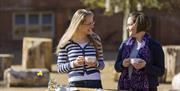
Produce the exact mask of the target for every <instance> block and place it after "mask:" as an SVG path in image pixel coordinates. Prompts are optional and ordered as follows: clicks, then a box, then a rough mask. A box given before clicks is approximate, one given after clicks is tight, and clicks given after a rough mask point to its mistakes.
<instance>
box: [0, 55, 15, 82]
mask: <svg viewBox="0 0 180 91" xmlns="http://www.w3.org/2000/svg"><path fill="white" fill-rule="evenodd" d="M12 60H13V55H10V54H0V80H3V74H4V70H5V69H7V68H10V67H11V64H12Z"/></svg>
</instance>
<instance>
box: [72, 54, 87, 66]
mask: <svg viewBox="0 0 180 91" xmlns="http://www.w3.org/2000/svg"><path fill="white" fill-rule="evenodd" d="M84 62H85V58H84V56H78V57H77V58H76V60H75V61H74V62H73V64H74V67H78V66H82V65H83V64H84Z"/></svg>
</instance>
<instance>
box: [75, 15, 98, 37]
mask: <svg viewBox="0 0 180 91" xmlns="http://www.w3.org/2000/svg"><path fill="white" fill-rule="evenodd" d="M93 18H94V16H93V15H88V16H86V17H85V20H84V22H83V23H82V24H80V26H79V30H78V32H81V33H83V34H85V35H89V34H91V33H93V31H92V29H93V28H94V24H95V22H94V19H93Z"/></svg>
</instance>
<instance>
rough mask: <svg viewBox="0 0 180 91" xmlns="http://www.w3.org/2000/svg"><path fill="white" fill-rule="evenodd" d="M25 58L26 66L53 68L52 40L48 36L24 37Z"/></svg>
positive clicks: (23, 59) (24, 65) (24, 64)
mask: <svg viewBox="0 0 180 91" xmlns="http://www.w3.org/2000/svg"><path fill="white" fill-rule="evenodd" d="M22 53H23V56H22V57H23V58H22V61H23V62H22V65H23V67H24V68H26V69H28V68H47V69H48V70H49V71H50V70H51V64H52V61H53V60H52V40H51V39H48V38H31V37H25V38H24V39H23V52H22Z"/></svg>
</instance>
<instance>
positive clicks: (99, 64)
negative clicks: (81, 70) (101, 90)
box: [97, 44, 105, 70]
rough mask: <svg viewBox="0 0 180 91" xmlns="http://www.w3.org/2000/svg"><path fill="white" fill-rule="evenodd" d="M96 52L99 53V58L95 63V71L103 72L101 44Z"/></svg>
mask: <svg viewBox="0 0 180 91" xmlns="http://www.w3.org/2000/svg"><path fill="white" fill-rule="evenodd" d="M98 51H99V58H98V61H97V69H99V70H103V69H104V66H105V64H104V56H103V49H102V44H101V46H99V47H98Z"/></svg>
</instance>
